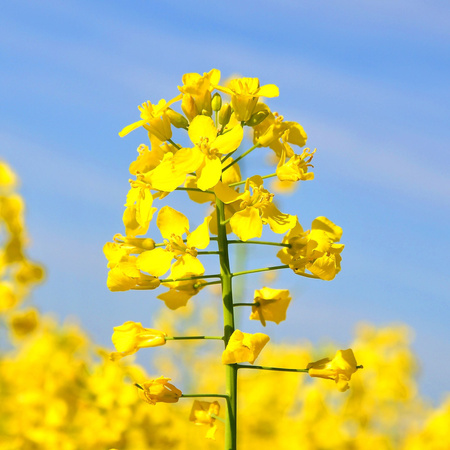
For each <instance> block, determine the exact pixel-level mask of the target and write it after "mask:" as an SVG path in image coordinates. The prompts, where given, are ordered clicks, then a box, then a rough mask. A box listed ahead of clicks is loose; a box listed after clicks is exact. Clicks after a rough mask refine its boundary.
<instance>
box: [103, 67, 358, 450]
mask: <svg viewBox="0 0 450 450" xmlns="http://www.w3.org/2000/svg"><path fill="white" fill-rule="evenodd" d="M178 91H179V92H178V93H177V94H176V95H175V96H174V97H173V98H171V99H170V100H168V101H166V100H165V99H161V100H159V101H158V102H157V103H152V102H151V101H147V102H145V103H143V104H142V105H141V106H138V109H139V111H140V119H139V120H137V121H135V122H133V123H131V124H130V125H127V126H126V127H125V128H123V130H122V131H121V132H120V133H119V135H120V136H125V135H127V134H128V133H130V132H132V131H134V130H137V129H145V130H146V132H147V133H148V138H149V143H147V144H141V145H140V146H139V147H138V156H137V159H136V160H135V161H133V162H132V163H131V165H130V169H129V170H130V174H131V175H132V177H133V178H132V179H131V180H130V190H129V192H128V195H127V198H126V203H125V211H124V214H123V224H124V228H125V235H122V234H116V235H115V236H114V238H113V242H108V243H107V244H105V246H104V253H105V256H106V258H107V260H108V268H109V269H110V271H109V274H108V280H107V286H108V288H109V289H110V290H111V291H126V290H131V289H133V290H153V289H157V288H158V287H160V286H163V287H165V288H166V290H165V291H163V292H162V293H159V295H158V296H157V298H158V299H160V300H162V301H164V303H165V304H166V306H167V307H168V308H169V309H178V308H180V307H183V306H186V304H187V302H188V301H189V300H190V299H191V298H192V297H193V296H195V295H197V294H198V293H199V292H200V291H201V290H202V289H203V288H204V287H205V286H207V285H212V284H220V285H221V288H222V303H223V308H224V335H223V336H215V337H207V336H177V337H174V336H168V335H167V334H166V333H165V332H164V331H158V330H155V329H152V328H144V327H143V326H142V325H141V324H140V323H136V322H131V321H127V322H125V323H124V324H123V325H121V326H118V327H115V328H114V334H113V337H112V340H113V343H114V345H115V347H116V350H117V351H116V352H114V353H111V355H110V358H111V359H112V360H117V359H120V358H122V357H124V356H128V355H131V354H134V353H135V352H137V351H138V350H139V349H142V348H145V347H153V346H158V345H163V344H165V343H166V341H167V340H172V341H176V340H179V339H218V340H223V341H224V343H225V350H224V351H223V352H222V358H221V361H222V363H223V364H225V365H227V366H229V368H230V370H229V371H228V372H227V375H226V376H227V391H228V392H234V393H233V394H230V395H231V397H230V398H229V402H228V409H227V420H228V422H227V426H226V428H227V431H226V433H225V434H226V446H227V448H228V447H229V448H233V449H234V448H235V445H236V436H235V431H234V432H233V431H232V428H233V427H234V429H235V424H234V425H233V424H232V423H231V422H232V419H231V417H232V416H235V414H236V411H235V409H236V404H237V400H236V392H237V370H238V369H245V368H256V369H261V370H265V369H267V368H266V367H261V366H254V365H253V364H254V362H255V360H256V358H258V356H259V355H260V353H261V352H262V350H263V348H264V347H265V346H266V344H267V343H268V341H269V339H270V338H269V336H268V335H266V334H263V333H254V334H250V333H245V332H242V331H240V330H239V329H236V327H235V323H234V312H233V311H234V308H235V307H237V306H251V308H252V311H251V314H250V320H257V321H260V322H261V324H262V325H263V326H266V322H267V321H271V322H275V323H276V324H279V323H280V322H282V321H283V320H285V319H286V312H287V308H288V306H289V303H290V301H291V295H290V293H289V291H288V290H286V289H272V288H269V287H263V288H261V289H257V290H256V291H255V295H254V299H253V302H252V303H247V302H242V303H240V302H234V301H233V287H232V283H231V279H232V278H233V277H236V276H238V275H243V274H246V273H249V272H258V271H266V270H278V269H283V268H290V269H292V271H293V272H294V273H295V274H298V275H301V276H305V277H312V278H320V279H322V280H332V279H333V278H334V277H335V276H336V274H337V273H338V272H339V271H340V264H341V252H342V250H343V248H344V246H343V244H340V243H339V240H340V238H341V236H342V229H341V228H340V227H339V226H337V225H335V224H334V223H333V222H332V221H331V220H329V219H327V218H326V217H318V218H316V219H315V220H314V221H313V223H312V226H311V229H310V230H308V231H304V230H303V228H302V226H301V225H300V222H299V219H298V216H297V215H296V214H295V211H294V212H292V211H285V210H284V208H281V209H280V208H279V204H278V198H276V195H275V192H270V190H269V189H268V188H267V186H265V185H264V183H265V180H266V179H270V178H273V179H275V180H277V181H278V182H279V183H298V182H302V181H308V180H313V179H314V173H313V172H311V168H312V167H313V166H312V160H313V157H314V154H315V152H316V150H311V149H310V148H306V147H305V145H306V142H307V135H306V132H305V130H304V129H303V127H302V126H301V125H300V124H299V123H297V122H294V121H290V120H285V118H284V116H282V115H280V114H279V113H277V112H275V111H272V110H271V109H270V108H269V107H268V106H267V105H266V104H265V103H264V101H263V99H264V98H274V97H277V96H278V95H279V90H278V87H277V86H275V85H274V84H263V85H262V84H261V83H260V81H259V79H258V78H246V77H243V78H235V79H231V80H228V81H226V82H223V81H221V73H220V71H219V70H217V69H212V70H211V71H209V72H207V73H204V74H203V75H201V74H198V73H188V74H185V75H184V76H183V77H182V85H181V86H178ZM223 99H224V100H223ZM177 109H178V110H177ZM247 132H249V133H247ZM247 134H250V136H251V139H252V143H253V145H251V147H250V148H248V149H247V150H244V149H241V147H243V146H244V145H245V139H244V137H245V136H246V135H247ZM253 152H254V153H253ZM251 153H253V155H258V157H259V158H260V159H261V158H263V156H264V155H269V156H270V159H271V160H272V163H274V168H273V170H272V173H268V174H259V173H255V172H254V171H253V169H250V173H248V172H249V169H248V167H244V165H243V164H242V160H243V158H245V157H247V156H248V155H250V154H251ZM244 172H245V173H244ZM180 194H181V195H186V194H187V196H188V197H189V199H190V200H191V201H193V202H195V203H198V204H209V205H211V207H212V211H211V209H208V210H207V211H206V212H205V214H204V215H201V214H200V215H199V214H198V213H197V214H196V217H195V218H194V220H191V219H190V218H188V217H187V216H186V215H185V214H184V213H183V212H181V211H178V210H177V209H175V208H174V207H172V206H169V205H164V204H161V202H162V201H171V200H172V199H173V200H178V201H179V197H176V195H180ZM168 198H170V200H167V199H168ZM185 198H186V197H185ZM188 210H189V209H188ZM195 211H197V207H196V208H195ZM155 218H156V220H155ZM193 222H195V227H193V226H192V223H193ZM154 225H156V228H157V229H158V230H159V233H160V235H161V239H158V238H157V237H155V234H154V231H153V228H154ZM266 225H268V227H265V226H266ZM265 228H266V229H270V230H271V231H272V232H273V233H275V234H276V235H281V236H282V242H281V243H280V242H265V241H260V240H258V239H259V238H261V237H262V236H263V233H264V229H265ZM149 230H150V233H151V237H148V236H146V234H147V233H148V232H149ZM267 231H268V230H267ZM231 234H233V235H234V236H235V237H236V238H237V239H235V240H234V239H232V238H231V239H229V238H228V235H231ZM231 243H236V244H247V243H252V244H259V245H275V246H278V248H280V247H281V250H280V251H279V252H278V255H277V256H278V258H280V260H281V262H282V263H283V265H282V266H276V267H269V268H261V269H255V270H251V271H244V272H234V273H233V271H232V270H231V267H230V260H229V245H230V244H231ZM211 247H212V248H211ZM272 248H273V247H272ZM203 255H217V256H218V259H219V266H220V273H216V274H214V273H213V274H211V273H208V272H207V269H208V268H209V267H210V266H209V265H207V264H205V262H204V259H203ZM274 256H275V255H274ZM210 279H212V281H209V280H210ZM348 352H351V350H346V351H343V353H342V354H343V355H344V356H342V357H340V359H339V358H338V357H336V358H335V359H333V360H328V359H327V360H326V362H325V360H323V361H319V362H317V363H311V364H310V365H308V367H307V368H301V369H289V370H292V371H298V372H308V371H309V374H310V375H311V376H320V377H322V378H328V379H332V380H335V381H336V383H337V385H338V388H339V390H341V391H344V390H346V389H347V387H348V381H349V380H350V377H351V375H352V374H353V373H354V372H355V371H356V369H357V364H356V361H355V360H354V357H353V359H351V358H350V356H349V353H348ZM338 354H339V355H341V353H338ZM351 355H353V353H351ZM343 361H345V363H346V364H347V365H345V364H344V363H343ZM243 363H250V364H251V366H249V365H248V364H243ZM269 369H273V370H277V369H276V368H275V369H274V368H269ZM232 372H233V374H232ZM168 380H169V379H168V378H164V377H160V378H158V379H156V380H155V379H154V380H150V381H147V382H143V383H142V382H141V383H140V384H139V385H138V387H139V388H140V391H141V395H142V396H143V397H144V399H145V400H146V401H147V402H149V403H152V404H155V403H156V402H169V403H171V402H177V401H178V399H179V398H180V397H182V396H183V394H182V393H181V391H180V390H179V389H178V388H176V387H175V386H173V385H171V384H169V383H168ZM185 396H192V397H193V396H195V395H189V394H185ZM203 396H205V395H203ZM219 396H220V395H219ZM217 408H218V406H216V405H215V404H214V403H208V402H199V401H197V402H196V403H194V406H193V409H192V413H191V420H193V421H194V422H195V423H203V424H205V423H207V424H210V425H211V426H212V428H211V430H213V429H214V430H215V418H214V417H213V416H212V414H213V413H212V412H211V411H212V410H214V411H216V410H217V413H218V409H217ZM214 415H217V414H216V412H214ZM233 433H234V434H233ZM213 435H214V432H213V431H211V433H210V436H209V437H212V436H213Z"/></svg>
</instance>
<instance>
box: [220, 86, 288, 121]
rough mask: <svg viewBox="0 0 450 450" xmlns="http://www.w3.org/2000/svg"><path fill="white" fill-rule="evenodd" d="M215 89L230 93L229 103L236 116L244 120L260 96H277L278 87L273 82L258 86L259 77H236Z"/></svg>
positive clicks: (249, 114)
mask: <svg viewBox="0 0 450 450" xmlns="http://www.w3.org/2000/svg"><path fill="white" fill-rule="evenodd" d="M217 89H219V90H220V91H222V92H224V93H226V94H229V95H231V105H232V106H233V109H234V112H235V114H236V118H237V120H239V121H243V122H246V121H247V120H249V119H250V118H251V116H252V114H253V111H254V109H255V107H256V104H257V103H258V100H259V98H260V97H270V98H272V97H278V95H279V89H278V87H277V86H275V85H274V84H266V85H264V86H260V83H259V78H248V77H244V78H238V79H234V80H230V82H229V83H228V86H226V87H225V86H218V87H217Z"/></svg>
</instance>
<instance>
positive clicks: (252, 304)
mask: <svg viewBox="0 0 450 450" xmlns="http://www.w3.org/2000/svg"><path fill="white" fill-rule="evenodd" d="M233 306H259V302H256V303H233Z"/></svg>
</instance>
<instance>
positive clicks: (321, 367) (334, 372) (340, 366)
mask: <svg viewBox="0 0 450 450" xmlns="http://www.w3.org/2000/svg"><path fill="white" fill-rule="evenodd" d="M306 368H307V369H309V372H308V373H309V375H310V376H311V377H319V378H325V379H327V380H334V381H335V382H336V385H337V388H338V389H339V390H340V391H341V392H344V391H346V390H347V389H348V388H349V386H348V382H349V381H350V379H351V377H352V374H354V373H355V372H356V371H357V369H358V368H357V363H356V359H355V355H354V354H353V351H352V349H350V348H349V349H347V350H338V352H337V353H336V356H335V357H334V358H333V359H330V358H324V359H320V360H319V361H315V362H312V363H309V364H308V365H307V366H306Z"/></svg>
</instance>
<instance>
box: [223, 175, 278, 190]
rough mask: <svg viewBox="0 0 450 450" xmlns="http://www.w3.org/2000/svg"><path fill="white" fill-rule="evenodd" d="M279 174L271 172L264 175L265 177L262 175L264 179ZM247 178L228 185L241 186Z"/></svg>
mask: <svg viewBox="0 0 450 450" xmlns="http://www.w3.org/2000/svg"><path fill="white" fill-rule="evenodd" d="M276 176H277V174H276V173H271V174H269V175H264V176H263V177H261V178H262V179H263V180H265V179H267V178H273V177H276ZM246 181H247V180H244V181H237V182H236V183H231V184H229V185H228V186H229V187H235V186H241V185H242V184H245V183H246Z"/></svg>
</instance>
